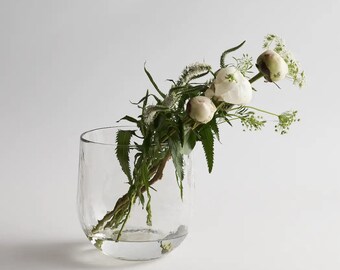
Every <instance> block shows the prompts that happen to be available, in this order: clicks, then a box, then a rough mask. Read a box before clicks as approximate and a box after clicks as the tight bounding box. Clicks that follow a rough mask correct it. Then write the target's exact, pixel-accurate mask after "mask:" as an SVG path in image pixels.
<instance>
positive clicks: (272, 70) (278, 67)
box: [256, 50, 288, 82]
mask: <svg viewBox="0 0 340 270" xmlns="http://www.w3.org/2000/svg"><path fill="white" fill-rule="evenodd" d="M256 62H257V68H258V69H259V70H260V72H261V73H262V74H263V76H264V77H265V79H266V80H268V81H270V82H277V81H280V80H282V79H284V78H285V77H286V76H287V74H288V65H287V63H286V62H285V60H284V59H283V58H282V57H281V56H280V55H279V54H278V53H277V52H275V51H272V50H266V51H265V52H264V53H262V54H261V55H260V56H259V57H258V58H257V61H256Z"/></svg>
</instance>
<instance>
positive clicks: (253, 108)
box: [244, 106, 279, 117]
mask: <svg viewBox="0 0 340 270" xmlns="http://www.w3.org/2000/svg"><path fill="white" fill-rule="evenodd" d="M244 107H245V108H248V109H252V110H255V111H258V112H262V113H266V114H270V115H274V116H276V117H279V115H278V114H276V113H272V112H268V111H265V110H262V109H259V108H255V107H252V106H244Z"/></svg>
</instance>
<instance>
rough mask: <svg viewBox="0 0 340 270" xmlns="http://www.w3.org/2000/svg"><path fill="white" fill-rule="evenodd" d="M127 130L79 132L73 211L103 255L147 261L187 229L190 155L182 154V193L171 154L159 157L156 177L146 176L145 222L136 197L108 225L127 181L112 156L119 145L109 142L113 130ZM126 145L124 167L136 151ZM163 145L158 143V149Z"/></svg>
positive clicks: (178, 239) (182, 236)
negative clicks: (159, 173) (122, 214)
mask: <svg viewBox="0 0 340 270" xmlns="http://www.w3.org/2000/svg"><path fill="white" fill-rule="evenodd" d="M131 129H133V128H132V127H108V128H99V129H95V130H91V131H87V132H85V133H83V134H82V135H81V137H80V156H79V181H78V196H77V204H78V213H79V219H80V222H81V225H82V228H83V230H84V232H85V234H86V236H87V238H88V239H89V240H90V241H91V243H92V244H93V245H94V246H95V247H96V248H97V249H99V250H100V251H102V252H103V253H104V254H106V255H109V256H112V257H115V258H118V259H125V260H151V259H156V258H159V257H161V256H163V255H165V254H167V253H169V252H171V251H172V250H174V249H175V248H176V247H178V246H179V245H180V244H181V243H182V241H183V240H184V239H185V237H186V236H187V234H188V225H189V219H190V212H191V208H192V197H193V187H194V183H193V177H192V162H191V158H190V155H186V156H184V168H183V169H184V180H183V182H182V185H183V196H181V192H180V188H179V184H178V182H177V179H176V173H175V167H174V165H173V162H172V160H171V158H168V159H167V160H165V163H164V164H165V166H164V169H163V170H162V176H161V177H160V179H159V180H158V181H156V182H154V183H151V182H150V181H149V183H151V184H150V188H149V192H150V195H151V200H150V204H149V205H148V207H150V208H151V213H152V218H151V221H152V223H151V222H147V217H148V216H147V211H146V207H147V203H146V202H141V200H140V199H139V198H137V199H135V200H134V201H133V203H131V207H130V209H129V210H130V211H129V214H128V218H126V220H125V219H122V220H121V223H120V224H118V225H117V224H115V226H110V219H109V218H110V215H111V216H112V213H113V210H114V209H115V207H116V208H117V204H118V205H119V203H120V202H122V201H124V198H125V199H126V194H127V193H128V190H129V186H130V185H129V183H128V179H127V176H126V175H125V174H124V172H123V170H122V167H121V165H120V163H119V161H118V159H117V157H116V150H117V149H118V148H119V146H117V144H116V143H115V142H116V133H117V131H118V130H131ZM117 147H118V148H117ZM122 147H126V146H122ZM129 147H130V149H129V160H130V167H131V168H133V161H134V158H135V155H136V153H137V150H136V147H135V146H133V145H131V146H129ZM166 147H167V146H166V145H164V151H166ZM149 169H150V170H151V168H149ZM150 180H151V179H150ZM141 193H146V192H145V189H141ZM144 195H145V196H146V194H143V196H144ZM124 196H125V197H124ZM120 205H121V204H120ZM117 209H118V208H117ZM116 212H118V211H117V210H116ZM110 213H111V214H110ZM118 213H119V212H118ZM116 214H117V213H116ZM103 220H105V223H104V222H103ZM100 223H102V224H100ZM99 225H100V226H99Z"/></svg>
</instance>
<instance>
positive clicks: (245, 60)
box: [234, 54, 254, 76]
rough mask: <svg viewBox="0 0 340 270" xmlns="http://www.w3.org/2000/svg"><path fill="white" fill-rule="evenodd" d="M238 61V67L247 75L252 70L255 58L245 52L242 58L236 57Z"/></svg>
mask: <svg viewBox="0 0 340 270" xmlns="http://www.w3.org/2000/svg"><path fill="white" fill-rule="evenodd" d="M234 60H235V61H236V68H237V69H238V70H239V71H240V72H241V73H242V75H243V76H247V75H248V74H249V73H253V72H252V71H251V69H252V67H253V66H254V64H253V58H252V57H250V56H249V55H248V54H243V55H242V57H241V58H236V57H234Z"/></svg>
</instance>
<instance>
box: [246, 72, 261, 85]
mask: <svg viewBox="0 0 340 270" xmlns="http://www.w3.org/2000/svg"><path fill="white" fill-rule="evenodd" d="M262 77H263V74H262V73H261V72H259V73H257V74H256V75H255V76H254V77H253V78H251V79H250V80H249V82H250V83H253V82H255V81H257V80H258V79H261V78H262Z"/></svg>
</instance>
